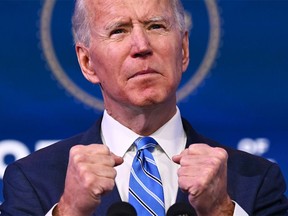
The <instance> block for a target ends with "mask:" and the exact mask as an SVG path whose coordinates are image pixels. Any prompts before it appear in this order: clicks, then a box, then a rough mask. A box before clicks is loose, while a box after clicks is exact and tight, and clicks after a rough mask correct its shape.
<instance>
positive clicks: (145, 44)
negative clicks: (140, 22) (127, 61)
mask: <svg viewBox="0 0 288 216" xmlns="http://www.w3.org/2000/svg"><path fill="white" fill-rule="evenodd" d="M150 55H152V49H151V44H150V40H149V35H147V32H146V31H145V29H142V28H140V27H135V28H134V29H133V30H132V34H131V56H132V57H133V58H145V57H147V56H150Z"/></svg>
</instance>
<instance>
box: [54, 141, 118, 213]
mask: <svg viewBox="0 0 288 216" xmlns="http://www.w3.org/2000/svg"><path fill="white" fill-rule="evenodd" d="M122 163H123V159H122V158H121V157H119V156H116V155H114V154H113V153H111V152H110V150H109V148H108V147H107V146H105V145H98V144H91V145H88V146H83V145H77V146H74V147H73V148H71V150H70V156H69V163H68V168H67V173H66V180H65V189H64V193H63V195H62V197H61V199H60V201H59V203H58V205H57V207H56V212H57V214H56V215H60V216H62V215H65V216H66V215H69V216H74V215H75V216H76V215H77V216H82V215H83V216H84V215H85V216H87V215H92V213H93V212H94V211H95V209H96V208H97V206H98V205H99V204H100V202H101V196H102V195H103V194H105V193H107V192H109V191H111V190H112V189H113V187H114V186H115V177H116V170H115V168H114V167H115V166H117V165H120V164H122Z"/></svg>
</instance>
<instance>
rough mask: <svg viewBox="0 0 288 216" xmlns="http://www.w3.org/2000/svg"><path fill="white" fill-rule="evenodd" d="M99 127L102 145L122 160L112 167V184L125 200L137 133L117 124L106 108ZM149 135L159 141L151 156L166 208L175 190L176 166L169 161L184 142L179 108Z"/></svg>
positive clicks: (170, 202)
mask: <svg viewBox="0 0 288 216" xmlns="http://www.w3.org/2000/svg"><path fill="white" fill-rule="evenodd" d="M101 129H102V131H101V132H102V140H103V142H104V144H105V145H107V146H108V147H109V149H110V151H111V152H113V153H114V154H116V155H118V156H120V157H123V159H124V162H123V164H121V165H120V166H117V167H116V171H117V176H116V185H117V187H118V190H119V193H120V196H121V199H122V200H123V201H128V188H129V178H130V170H131V166H132V162H133V159H134V156H135V154H136V147H135V146H134V145H133V142H134V141H135V140H136V139H137V138H138V137H139V136H140V135H139V134H136V133H134V132H133V131H131V130H130V129H128V128H126V127H124V126H123V125H121V124H120V123H119V122H117V121H116V120H115V119H113V118H112V117H111V116H109V115H108V114H107V112H106V111H105V112H104V116H103V120H102V125H101ZM150 137H153V138H154V139H155V140H156V141H157V142H158V144H159V146H157V147H156V148H155V150H154V151H153V152H152V155H153V157H154V159H155V162H156V164H157V167H158V169H159V173H160V176H161V179H162V184H163V189H164V200H165V209H166V211H167V209H168V208H169V207H170V206H171V205H172V204H174V203H175V201H176V196H177V192H178V177H177V169H178V167H179V165H178V164H176V163H174V162H173V161H172V157H173V156H174V155H176V154H180V153H181V151H183V149H184V148H185V145H186V134H185V132H184V129H183V125H182V121H181V117H180V112H179V110H178V109H177V113H176V114H175V115H174V116H173V118H171V119H170V120H169V121H168V122H167V123H166V124H165V125H163V126H162V127H161V128H160V129H158V130H157V131H156V132H155V133H153V134H151V135H150Z"/></svg>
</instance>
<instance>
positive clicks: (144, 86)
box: [1, 0, 288, 216]
mask: <svg viewBox="0 0 288 216" xmlns="http://www.w3.org/2000/svg"><path fill="white" fill-rule="evenodd" d="M73 27H74V33H75V43H76V53H77V57H78V61H79V64H80V67H81V70H82V72H83V75H84V76H85V78H86V79H87V80H89V81H90V82H92V83H94V84H99V85H100V87H101V90H102V94H103V98H104V104H105V112H104V115H103V117H101V118H100V119H99V120H98V121H97V123H96V124H95V125H94V126H93V127H92V128H91V129H89V130H88V131H87V132H85V133H82V134H80V135H77V136H74V137H72V138H70V139H67V140H64V141H61V142H59V143H57V144H55V145H52V146H50V147H48V148H45V149H43V150H40V151H38V152H35V153H34V154H32V155H30V156H28V157H27V158H24V159H22V160H20V161H18V162H16V163H14V164H12V165H10V166H9V167H8V168H7V170H6V173H5V177H4V197H5V201H4V202H3V204H2V205H1V211H2V215H17V216H19V215H38V216H39V215H45V214H47V215H51V214H52V215H65V216H66V215H69V216H74V215H77V216H82V215H83V216H84V215H85V216H87V215H105V214H106V212H107V209H108V208H109V206H110V205H111V204H112V203H115V202H117V201H120V200H122V201H130V199H129V197H128V188H129V176H130V170H131V166H132V161H133V158H134V156H135V154H136V150H135V146H134V145H133V142H134V140H135V139H137V138H138V137H142V136H150V137H153V138H154V139H155V140H157V142H158V143H159V145H158V146H157V147H156V148H155V149H154V151H152V154H153V157H154V158H155V162H156V164H157V166H158V167H159V172H160V176H161V179H162V184H163V188H164V204H165V210H166V211H167V210H168V209H169V207H170V206H171V205H172V204H174V203H175V202H180V201H181V202H187V203H188V204H189V205H190V206H192V207H193V208H194V209H195V210H196V212H197V215H199V216H200V215H233V214H234V215H240V214H242V215H243V214H244V215H245V214H246V213H247V214H249V215H287V209H288V201H287V199H286V197H285V196H284V192H285V189H286V188H285V187H286V186H285V182H284V180H283V176H282V174H281V172H280V170H279V168H278V166H277V165H276V164H273V163H271V162H268V161H266V160H264V159H262V158H258V157H255V156H252V155H249V154H246V153H243V152H239V151H236V150H232V149H230V148H227V147H224V146H221V145H220V144H217V143H216V142H214V141H212V140H209V139H207V138H205V137H202V136H201V135H199V134H197V133H196V132H195V131H194V130H193V129H192V127H191V126H190V124H189V123H188V122H186V121H185V120H184V119H181V115H180V111H179V110H178V108H177V107H176V89H177V87H178V85H179V83H180V80H181V76H182V73H183V72H184V71H185V70H186V69H187V66H188V63H189V50H188V47H189V42H188V32H187V30H186V29H185V23H184V15H183V8H182V6H181V4H180V2H179V1H177V0H78V1H77V3H76V9H75V13H74V18H73ZM103 144H104V145H103ZM149 189H151V188H149ZM137 211H138V210H137ZM142 213H143V214H142ZM138 215H144V212H142V211H141V212H140V211H138ZM145 215H146V214H145ZM163 215H164V214H163Z"/></svg>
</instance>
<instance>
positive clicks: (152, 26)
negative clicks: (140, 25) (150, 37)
mask: <svg viewBox="0 0 288 216" xmlns="http://www.w3.org/2000/svg"><path fill="white" fill-rule="evenodd" d="M153 29H165V26H164V25H162V24H152V25H150V26H149V30H153Z"/></svg>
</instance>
